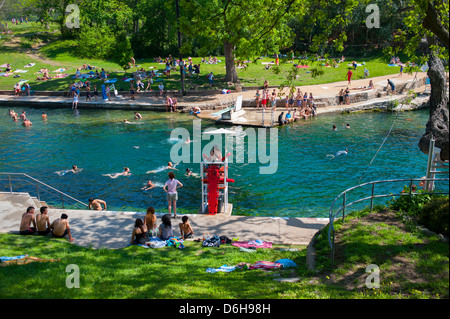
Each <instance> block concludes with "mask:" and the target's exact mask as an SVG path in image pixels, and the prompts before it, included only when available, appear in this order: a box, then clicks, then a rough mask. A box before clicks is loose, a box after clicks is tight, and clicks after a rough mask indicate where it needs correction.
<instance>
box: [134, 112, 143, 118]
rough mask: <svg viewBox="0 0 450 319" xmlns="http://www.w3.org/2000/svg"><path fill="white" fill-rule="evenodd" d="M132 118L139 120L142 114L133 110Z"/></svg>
mask: <svg viewBox="0 0 450 319" xmlns="http://www.w3.org/2000/svg"><path fill="white" fill-rule="evenodd" d="M134 118H135V119H136V120H140V119H142V115H141V114H140V113H138V112H134Z"/></svg>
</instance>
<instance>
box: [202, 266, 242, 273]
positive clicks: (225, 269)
mask: <svg viewBox="0 0 450 319" xmlns="http://www.w3.org/2000/svg"><path fill="white" fill-rule="evenodd" d="M235 269H236V266H227V265H223V266H220V267H219V268H207V269H206V272H208V273H216V272H232V271H233V270H235Z"/></svg>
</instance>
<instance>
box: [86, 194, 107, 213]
mask: <svg viewBox="0 0 450 319" xmlns="http://www.w3.org/2000/svg"><path fill="white" fill-rule="evenodd" d="M102 205H104V206H105V208H102ZM91 207H92V209H93V210H106V202H105V201H104V200H101V199H93V198H92V197H91V198H89V206H88V208H89V209H91Z"/></svg>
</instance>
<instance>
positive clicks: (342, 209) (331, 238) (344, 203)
mask: <svg viewBox="0 0 450 319" xmlns="http://www.w3.org/2000/svg"><path fill="white" fill-rule="evenodd" d="M405 181H408V182H409V192H407V193H398V194H393V193H389V194H381V195H374V193H375V185H376V184H381V183H398V182H405ZM414 181H449V178H426V179H423V178H409V179H390V180H379V181H371V182H367V183H363V184H359V185H357V186H353V187H350V188H348V189H346V190H345V191H343V192H341V193H340V194H339V195H338V196H337V197H336V198H335V199H334V200H333V203H332V204H331V207H330V213H329V219H330V222H329V227H328V243H329V245H330V249H331V265H332V267H333V262H334V248H335V235H334V234H335V229H334V227H333V223H334V220H335V219H336V217H337V216H338V214H340V213H341V212H342V221H343V222H344V221H345V208H346V207H349V206H351V205H353V204H356V203H360V202H363V201H365V200H369V199H370V211H372V209H373V199H374V198H382V197H392V196H412V195H427V194H434V195H440V194H446V195H448V194H449V192H448V191H446V192H434V191H426V192H420V193H418V192H415V191H413V190H412V186H413V182H414ZM367 185H372V190H371V196H367V197H364V198H359V199H357V200H354V201H352V202H350V203H347V194H348V193H349V192H351V191H353V190H355V189H358V188H361V187H364V186H367ZM341 197H342V198H343V200H342V205H341V206H340V207H339V208H338V210H337V211H336V212H335V213H333V207H334V205H335V203H336V201H337V200H338V199H339V198H341ZM331 235H332V236H331Z"/></svg>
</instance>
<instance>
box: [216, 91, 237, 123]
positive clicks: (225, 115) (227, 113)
mask: <svg viewBox="0 0 450 319" xmlns="http://www.w3.org/2000/svg"><path fill="white" fill-rule="evenodd" d="M242 98H243V96H242V95H239V96H238V97H237V98H236V103H234V105H233V106H230V107H226V108H224V109H223V110H220V111H218V112H215V113H213V114H212V115H213V116H217V117H219V119H218V121H221V122H223V121H234V120H236V119H237V118H239V117H241V116H243V115H244V114H245V110H244V109H242Z"/></svg>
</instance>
